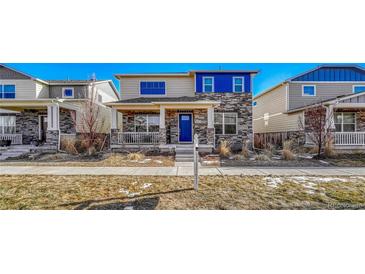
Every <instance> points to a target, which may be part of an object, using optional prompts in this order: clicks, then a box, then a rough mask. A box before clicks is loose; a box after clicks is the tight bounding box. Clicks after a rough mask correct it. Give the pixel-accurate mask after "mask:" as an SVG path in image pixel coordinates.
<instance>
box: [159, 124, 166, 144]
mask: <svg viewBox="0 0 365 274" xmlns="http://www.w3.org/2000/svg"><path fill="white" fill-rule="evenodd" d="M159 137H160V145H166V128H160V134H159Z"/></svg>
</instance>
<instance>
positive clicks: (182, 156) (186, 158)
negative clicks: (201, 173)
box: [175, 145, 194, 162]
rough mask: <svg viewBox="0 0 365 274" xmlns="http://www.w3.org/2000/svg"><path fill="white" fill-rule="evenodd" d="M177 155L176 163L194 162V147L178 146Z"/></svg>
mask: <svg viewBox="0 0 365 274" xmlns="http://www.w3.org/2000/svg"><path fill="white" fill-rule="evenodd" d="M175 153H176V154H175V161H176V162H194V147H193V146H191V145H185V146H184V145H181V146H177V147H176V149H175Z"/></svg>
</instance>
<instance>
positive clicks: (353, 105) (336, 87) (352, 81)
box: [253, 65, 365, 149]
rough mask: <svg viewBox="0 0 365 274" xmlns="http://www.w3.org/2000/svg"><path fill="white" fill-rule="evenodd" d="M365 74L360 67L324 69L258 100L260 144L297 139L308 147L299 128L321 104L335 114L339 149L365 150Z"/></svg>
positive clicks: (256, 128) (256, 129)
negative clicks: (310, 110)
mask: <svg viewBox="0 0 365 274" xmlns="http://www.w3.org/2000/svg"><path fill="white" fill-rule="evenodd" d="M364 92H365V70H364V68H362V67H359V66H356V65H322V66H320V67H317V68H315V69H313V70H310V71H308V72H305V73H303V74H300V75H297V76H295V77H292V78H290V79H288V80H286V81H284V82H282V83H280V84H278V85H276V86H275V87H273V88H270V89H269V90H267V91H265V92H263V93H261V94H259V95H257V96H255V97H254V99H253V100H254V103H253V105H254V111H253V126H254V134H255V140H256V143H260V144H262V143H266V142H271V141H272V140H283V139H289V138H290V139H296V140H297V141H298V142H299V143H303V144H304V143H308V138H306V136H305V135H304V132H303V131H302V130H301V127H300V126H299V121H300V120H302V121H304V120H305V110H306V109H308V108H309V107H311V106H314V105H316V104H318V103H321V104H323V105H324V106H325V107H326V108H328V109H329V110H331V111H330V113H333V116H334V117H333V119H334V121H333V123H334V124H335V133H334V144H335V147H336V148H337V149H364V148H365V120H364V116H363V115H362V113H363V112H364V111H365V109H364V107H365V104H364V103H365V101H364V96H365V93H364Z"/></svg>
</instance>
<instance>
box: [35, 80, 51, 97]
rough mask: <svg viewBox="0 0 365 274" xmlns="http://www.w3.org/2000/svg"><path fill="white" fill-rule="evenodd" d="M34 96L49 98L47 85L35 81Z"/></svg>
mask: <svg viewBox="0 0 365 274" xmlns="http://www.w3.org/2000/svg"><path fill="white" fill-rule="evenodd" d="M35 90H36V97H37V98H49V88H48V85H46V84H43V83H39V82H36V83H35Z"/></svg>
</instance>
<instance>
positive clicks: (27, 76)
mask: <svg viewBox="0 0 365 274" xmlns="http://www.w3.org/2000/svg"><path fill="white" fill-rule="evenodd" d="M0 67H3V68H6V69H8V70H12V71H14V72H16V73H19V74H21V75H23V76H25V77H26V78H29V79H31V80H34V81H37V82H41V83H43V84H47V82H46V81H43V80H41V79H38V78H35V77H33V76H31V75H29V74H27V73H24V72H22V71H19V70H16V69H13V68H11V67H9V66H6V65H3V64H0Z"/></svg>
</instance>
